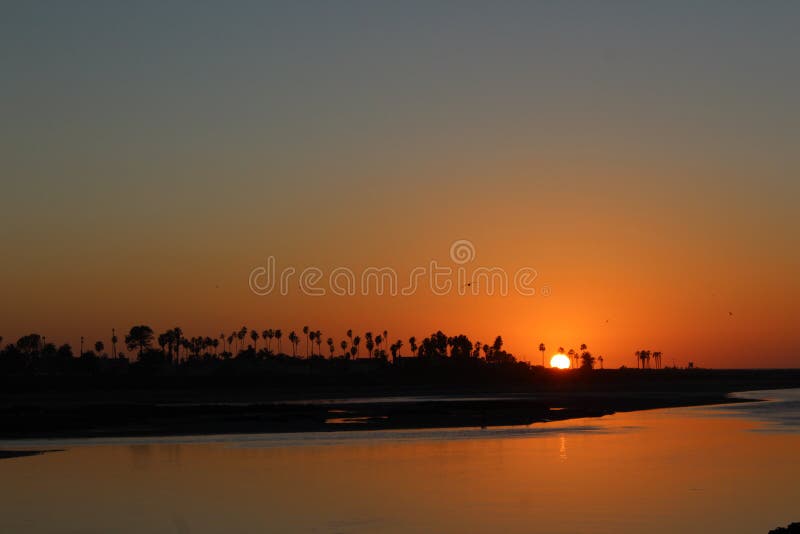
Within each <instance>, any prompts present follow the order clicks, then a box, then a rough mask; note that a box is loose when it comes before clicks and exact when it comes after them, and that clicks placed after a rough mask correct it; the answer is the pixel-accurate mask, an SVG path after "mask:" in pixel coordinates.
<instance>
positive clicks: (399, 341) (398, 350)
mask: <svg viewBox="0 0 800 534" xmlns="http://www.w3.org/2000/svg"><path fill="white" fill-rule="evenodd" d="M394 346H395V347H397V355H396V357H397V358H401V357H402V356H400V348H401V347H402V346H403V340H402V339H398V340H397V343H395V344H394ZM394 358H395V355H392V363H394Z"/></svg>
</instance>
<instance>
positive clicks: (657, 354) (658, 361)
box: [653, 351, 661, 369]
mask: <svg viewBox="0 0 800 534" xmlns="http://www.w3.org/2000/svg"><path fill="white" fill-rule="evenodd" d="M653 359H654V360H655V361H656V369H661V351H655V352H654V353H653Z"/></svg>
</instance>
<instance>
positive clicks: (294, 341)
mask: <svg viewBox="0 0 800 534" xmlns="http://www.w3.org/2000/svg"><path fill="white" fill-rule="evenodd" d="M289 342H290V343H291V344H292V357H293V358H294V357H295V356H297V344H298V343H299V342H300V340H299V339H298V337H297V334H295V332H294V330H292V331H291V332H289Z"/></svg>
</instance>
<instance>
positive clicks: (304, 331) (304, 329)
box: [303, 326, 311, 358]
mask: <svg viewBox="0 0 800 534" xmlns="http://www.w3.org/2000/svg"><path fill="white" fill-rule="evenodd" d="M303 333H304V334H305V335H306V358H308V345H309V341H310V340H311V338H310V337H309V335H308V327H307V326H304V327H303Z"/></svg>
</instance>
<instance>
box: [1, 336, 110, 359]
mask: <svg viewBox="0 0 800 534" xmlns="http://www.w3.org/2000/svg"><path fill="white" fill-rule="evenodd" d="M2 340H3V339H2V338H0V341H2ZM104 348H105V345H103V342H102V341H95V343H94V352H95V353H96V354H97V355H98V356H100V354H101V353H102V352H103V349H104Z"/></svg>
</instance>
